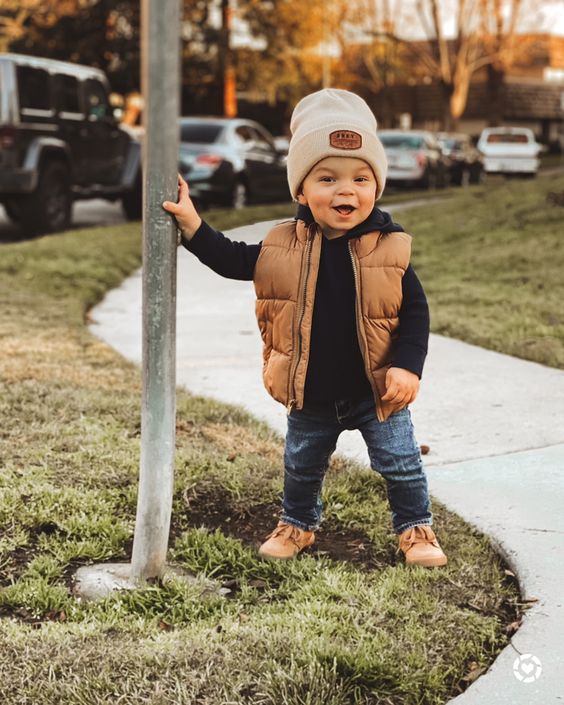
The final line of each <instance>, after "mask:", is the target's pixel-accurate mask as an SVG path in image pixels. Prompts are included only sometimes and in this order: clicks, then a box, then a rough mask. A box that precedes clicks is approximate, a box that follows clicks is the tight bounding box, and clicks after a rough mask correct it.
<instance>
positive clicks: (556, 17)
mask: <svg viewBox="0 0 564 705" xmlns="http://www.w3.org/2000/svg"><path fill="white" fill-rule="evenodd" d="M327 1H328V2H331V0H327ZM400 2H401V5H402V7H403V8H406V7H408V3H409V2H413V0H400ZM231 3H232V6H233V8H235V7H236V4H237V0H231ZM396 3H397V0H396ZM396 3H394V0H391V5H392V6H393V5H394V4H396ZM529 3H534V4H535V6H536V7H537V8H538V10H537V11H536V12H535V13H532V12H531V11H529V12H528V13H522V21H521V27H520V29H521V31H531V30H533V31H538V32H550V33H552V34H556V35H560V36H564V0H540V1H539V0H529ZM529 3H528V2H527V0H524V2H523V6H526V5H527V4H529ZM440 4H441V6H442V7H443V8H444V17H445V22H444V29H445V34H446V36H447V37H449V36H453V34H454V27H455V16H454V13H453V12H452V9H451V10H450V12H449V9H450V8H453V7H454V6H455V5H456V4H457V3H456V0H442V2H441V3H440ZM449 6H450V8H449ZM407 14H408V15H412V16H413V15H415V12H414V11H408V12H407ZM214 19H215V21H216V22H217V23H218V24H219V23H220V22H221V13H220V11H219V5H218V7H217V13H216V15H215V18H214ZM417 25H418V23H415V24H414V26H413V28H410V29H408V30H407V32H406V34H405V35H403V36H404V38H406V39H419V38H423V37H424V35H423V33H422V31H421V30H420V29H419V30H418V29H417ZM231 42H232V46H233V47H237V46H249V45H252V44H253V42H252V40H251V38H250V37H249V35H248V32H247V31H246V28H245V25H244V24H243V23H241V22H240V21H237V20H236V19H235V21H234V23H233V34H232V40H231ZM256 48H260V44H259V45H256Z"/></svg>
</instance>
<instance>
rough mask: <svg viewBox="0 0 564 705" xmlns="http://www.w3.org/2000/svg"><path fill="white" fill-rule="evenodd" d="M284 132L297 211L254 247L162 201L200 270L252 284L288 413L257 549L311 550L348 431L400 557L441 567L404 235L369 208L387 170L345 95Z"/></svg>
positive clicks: (278, 394) (188, 204)
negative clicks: (271, 522)
mask: <svg viewBox="0 0 564 705" xmlns="http://www.w3.org/2000/svg"><path fill="white" fill-rule="evenodd" d="M290 130H291V133H292V137H291V140H290V146H289V152H288V161H287V171H288V183H289V186H290V192H291V195H292V198H293V199H294V200H295V201H297V202H298V204H299V205H298V209H297V214H296V217H295V218H294V219H293V220H288V221H285V222H281V223H279V224H277V225H275V226H274V227H273V228H272V229H271V230H270V232H269V233H268V234H267V235H266V237H265V238H264V240H263V241H262V242H261V243H260V244H258V245H248V244H246V243H245V242H234V241H231V240H229V239H228V238H226V237H225V236H224V235H223V234H222V233H219V232H216V231H215V230H213V229H212V228H211V227H210V226H209V225H208V224H207V223H205V222H204V221H202V219H201V218H200V216H199V215H198V213H197V211H196V209H195V208H194V205H193V203H192V201H191V200H190V195H189V187H188V184H187V183H186V182H185V181H184V180H183V179H182V178H181V177H179V200H178V203H172V202H170V201H165V202H164V203H163V207H164V208H165V209H166V210H167V211H168V212H170V213H172V214H173V215H174V216H175V217H176V220H177V223H178V225H179V227H180V229H181V231H182V244H183V245H184V246H185V247H186V248H187V249H188V250H189V251H190V252H192V253H193V254H195V255H196V257H198V259H199V260H200V261H201V262H203V263H204V264H205V265H207V266H208V267H211V269H213V270H214V271H215V272H217V273H218V274H220V275H221V276H224V277H230V278H233V279H243V280H253V282H254V286H255V290H256V296H257V301H256V315H257V320H258V325H259V328H260V333H261V336H262V340H263V379H264V385H265V387H266V389H267V391H268V393H269V394H271V395H272V397H274V399H276V400H277V401H279V402H281V403H282V404H284V405H285V406H286V408H287V415H288V431H287V435H286V444H285V451H284V466H285V474H284V498H283V502H282V512H281V516H280V521H279V522H278V525H277V526H276V527H275V529H274V531H273V532H272V533H271V534H270V535H269V536H267V537H266V540H265V542H264V543H263V544H262V546H261V547H260V549H259V554H260V555H261V556H263V557H265V558H272V559H288V558H293V557H294V556H296V555H297V554H298V553H299V552H300V551H302V550H303V549H304V548H306V547H307V546H311V544H312V543H313V542H314V539H315V531H317V530H318V528H319V526H320V522H321V513H322V502H321V488H322V483H323V478H324V475H325V472H326V470H327V467H328V464H329V460H330V458H331V455H332V453H333V451H334V450H335V447H336V443H337V439H338V437H339V435H340V433H341V431H343V430H344V429H358V430H359V431H360V432H361V434H362V436H363V439H364V441H365V443H366V446H367V449H368V454H369V457H370V464H371V466H372V468H373V469H374V470H376V471H378V472H379V473H381V474H382V476H383V478H384V480H385V482H386V488H387V496H388V501H389V505H390V509H391V520H392V526H393V529H394V531H395V533H396V534H397V535H398V538H399V549H398V550H401V551H402V552H403V553H404V555H405V560H406V563H408V564H414V565H422V566H429V567H430V566H442V565H445V564H446V563H447V558H446V556H445V554H444V553H443V551H442V549H441V547H440V545H439V543H438V541H437V538H436V536H435V533H434V531H433V529H432V528H431V524H432V516H433V515H432V512H431V506H430V500H429V494H428V489H427V479H426V476H425V471H424V468H423V463H422V460H421V455H420V451H419V447H418V445H417V442H416V440H415V437H414V432H413V425H412V423H411V415H410V411H409V405H410V404H411V403H412V402H413V401H414V400H415V398H416V396H417V393H418V391H419V382H420V378H421V375H422V371H423V363H424V360H425V357H426V354H427V343H428V338H429V309H428V306H427V300H426V298H425V294H424V292H423V288H422V286H421V284H420V282H419V280H418V278H417V276H416V274H415V272H414V270H413V268H412V267H411V265H410V263H409V260H410V251H411V236H410V235H407V234H406V233H404V232H403V230H402V228H401V226H399V225H397V224H395V223H394V222H392V220H391V218H390V216H389V215H388V214H387V213H385V212H383V211H381V210H380V209H379V208H377V207H376V205H375V203H376V201H377V200H378V199H379V198H380V196H381V195H382V192H383V190H384V185H385V181H386V171H387V162H386V155H385V153H384V149H383V146H382V143H381V142H380V140H379V139H378V136H377V132H376V119H375V117H374V115H373V113H372V111H371V110H370V108H369V107H368V105H367V104H366V103H365V101H364V100H363V99H362V98H360V97H359V96H357V95H356V94H354V93H351V92H349V91H345V90H338V89H324V90H321V91H317V92H315V93H312V94H310V95H308V96H306V97H305V98H303V99H302V100H301V101H300V102H299V103H298V104H297V105H296V107H295V109H294V111H293V114H292V118H291V123H290Z"/></svg>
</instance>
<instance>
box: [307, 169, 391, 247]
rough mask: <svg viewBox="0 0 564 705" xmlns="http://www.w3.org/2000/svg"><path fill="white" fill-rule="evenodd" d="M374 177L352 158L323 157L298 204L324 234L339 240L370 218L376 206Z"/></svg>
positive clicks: (312, 173)
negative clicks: (306, 207) (306, 211)
mask: <svg viewBox="0 0 564 705" xmlns="http://www.w3.org/2000/svg"><path fill="white" fill-rule="evenodd" d="M376 187H377V184H376V177H375V176H374V172H373V171H372V169H371V168H370V166H369V165H368V164H367V163H366V162H365V161H364V160H362V159H356V158H355V157H326V158H325V159H322V160H321V161H320V162H318V163H317V164H316V165H315V166H314V167H313V169H312V170H311V171H310V172H309V174H308V175H307V176H306V177H305V179H304V181H303V183H302V187H301V190H300V193H298V202H299V203H301V204H302V205H304V206H309V208H310V210H311V212H312V214H313V217H314V218H315V221H316V222H317V223H318V225H319V226H320V227H321V230H322V231H323V234H324V235H325V236H326V237H328V238H330V239H332V238H336V237H341V235H344V234H345V233H346V232H347V231H348V230H351V229H352V228H354V226H355V225H358V224H359V223H362V221H363V220H366V218H367V217H368V216H369V215H370V213H371V212H372V209H373V208H374V203H375V202H376Z"/></svg>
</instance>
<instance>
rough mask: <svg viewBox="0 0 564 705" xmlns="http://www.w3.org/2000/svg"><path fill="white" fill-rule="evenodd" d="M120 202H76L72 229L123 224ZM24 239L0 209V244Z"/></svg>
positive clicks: (17, 228) (124, 220)
mask: <svg viewBox="0 0 564 705" xmlns="http://www.w3.org/2000/svg"><path fill="white" fill-rule="evenodd" d="M125 222H126V218H125V216H124V214H123V211H122V209H121V202H120V201H116V202H115V203H111V202H110V201H106V200H104V199H102V198H94V199H91V200H88V201H77V202H76V203H75V204H74V206H73V220H72V229H73V230H78V229H79V228H91V227H94V226H97V225H116V224H117V223H125ZM22 239H24V238H23V236H22V234H21V232H20V229H19V227H18V226H17V225H15V224H14V223H12V222H11V221H10V220H9V219H8V217H7V216H6V213H5V211H4V209H3V208H0V243H3V242H16V241H17V240H22Z"/></svg>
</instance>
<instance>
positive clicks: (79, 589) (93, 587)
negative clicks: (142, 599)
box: [73, 563, 231, 601]
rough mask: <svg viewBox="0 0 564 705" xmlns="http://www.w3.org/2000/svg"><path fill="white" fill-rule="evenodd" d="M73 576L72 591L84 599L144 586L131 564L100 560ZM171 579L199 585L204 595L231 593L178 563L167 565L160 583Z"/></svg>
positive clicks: (104, 596)
mask: <svg viewBox="0 0 564 705" xmlns="http://www.w3.org/2000/svg"><path fill="white" fill-rule="evenodd" d="M73 579H74V586H73V594H74V595H75V597H77V598H78V599H80V600H85V601H92V600H103V599H104V598H106V597H109V596H110V595H111V594H112V593H114V592H119V591H121V590H138V589H142V588H143V583H138V582H136V581H134V580H132V578H131V563H97V564H95V565H86V566H82V567H81V568H79V569H78V570H77V571H76V573H75V574H74V578H73ZM172 580H181V581H183V582H186V583H190V584H193V585H194V586H199V587H200V588H201V591H202V596H205V595H219V596H224V595H227V594H228V593H230V592H231V590H229V588H224V587H221V585H219V584H218V583H216V582H214V581H212V580H207V579H206V578H202V577H196V576H194V575H190V574H189V573H187V572H186V571H184V570H182V569H181V568H178V567H176V566H166V567H165V570H164V572H163V575H162V577H161V578H160V582H161V584H165V585H166V583H167V582H170V581H172Z"/></svg>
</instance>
